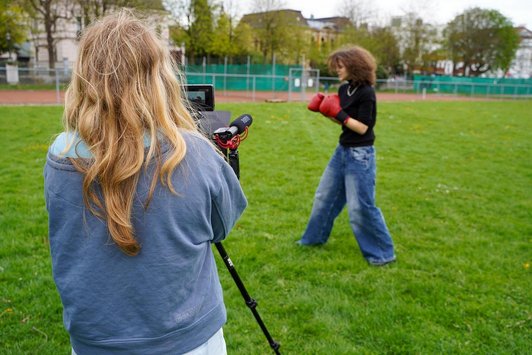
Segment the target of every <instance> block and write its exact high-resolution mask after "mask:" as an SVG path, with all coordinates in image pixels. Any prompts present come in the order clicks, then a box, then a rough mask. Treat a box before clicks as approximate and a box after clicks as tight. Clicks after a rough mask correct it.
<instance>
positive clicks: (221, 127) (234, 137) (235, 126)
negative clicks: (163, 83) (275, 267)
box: [184, 85, 281, 354]
mask: <svg viewBox="0 0 532 355" xmlns="http://www.w3.org/2000/svg"><path fill="white" fill-rule="evenodd" d="M184 90H185V92H186V94H187V98H188V101H189V102H190V104H191V105H192V108H193V109H194V110H195V111H196V112H197V113H198V115H196V117H197V118H198V124H199V128H200V130H201V131H203V133H204V134H205V135H207V136H208V137H209V138H210V139H212V140H213V141H214V143H216V145H217V146H218V148H219V149H220V151H221V152H222V153H223V155H224V157H225V159H226V160H227V162H228V163H229V165H230V166H231V168H232V169H233V171H234V172H235V174H236V176H237V177H238V178H240V167H239V161H238V160H239V158H238V151H237V149H238V146H239V145H240V142H241V141H242V140H244V139H245V138H246V137H247V133H248V127H249V126H250V125H251V123H252V122H253V119H252V118H251V115H248V114H244V115H240V116H239V117H238V118H236V119H235V120H233V122H231V123H229V119H230V117H231V113H230V112H228V111H215V110H214V87H213V86H212V85H186V86H185V87H184ZM215 246H216V249H218V252H219V253H220V256H221V257H222V260H223V261H224V264H225V266H226V267H227V269H228V270H229V273H230V274H231V277H232V278H233V280H234V281H235V283H236V285H237V287H238V289H239V290H240V293H241V294H242V297H243V298H244V301H245V302H246V305H247V306H248V307H249V309H250V310H251V313H253V316H254V317H255V320H256V321H257V322H258V323H259V326H260V328H261V329H262V332H263V333H264V335H265V336H266V339H267V340H268V343H269V344H270V347H271V348H272V350H273V351H274V352H275V354H280V352H279V347H280V346H281V345H280V344H279V343H278V342H276V341H275V340H274V339H273V338H272V336H271V335H270V333H269V332H268V329H267V328H266V326H265V325H264V323H263V321H262V319H261V317H260V315H259V313H258V311H257V309H256V307H257V301H255V300H254V299H253V298H251V296H250V295H249V293H248V292H247V290H246V287H245V286H244V284H243V282H242V280H241V279H240V276H239V275H238V273H237V272H236V269H235V267H234V264H233V262H232V261H231V259H230V258H229V255H228V254H227V252H226V251H225V248H224V247H223V246H222V243H221V242H218V243H215Z"/></svg>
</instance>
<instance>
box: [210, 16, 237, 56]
mask: <svg viewBox="0 0 532 355" xmlns="http://www.w3.org/2000/svg"><path fill="white" fill-rule="evenodd" d="M210 52H211V53H212V54H213V55H215V56H218V57H220V58H222V57H226V56H231V55H233V54H235V53H236V51H235V48H234V46H233V28H232V24H231V19H230V17H229V15H228V14H226V13H225V12H224V11H223V8H222V11H221V13H220V15H219V17H218V21H217V22H216V28H215V30H214V33H213V36H212V41H211V48H210Z"/></svg>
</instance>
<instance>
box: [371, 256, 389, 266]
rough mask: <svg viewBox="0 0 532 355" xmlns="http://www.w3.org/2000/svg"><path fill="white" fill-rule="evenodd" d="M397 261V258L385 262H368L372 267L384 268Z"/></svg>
mask: <svg viewBox="0 0 532 355" xmlns="http://www.w3.org/2000/svg"><path fill="white" fill-rule="evenodd" d="M395 260H396V259H395V257H394V258H392V259H390V260H385V261H374V260H368V264H370V265H371V266H384V265H388V264H391V263H393V262H395Z"/></svg>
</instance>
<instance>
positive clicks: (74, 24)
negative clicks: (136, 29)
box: [18, 10, 173, 70]
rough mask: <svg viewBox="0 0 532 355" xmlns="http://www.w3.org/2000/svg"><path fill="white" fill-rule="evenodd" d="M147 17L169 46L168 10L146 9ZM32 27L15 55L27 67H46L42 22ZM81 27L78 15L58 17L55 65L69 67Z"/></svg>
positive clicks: (82, 25) (46, 56)
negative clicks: (147, 10)
mask: <svg viewBox="0 0 532 355" xmlns="http://www.w3.org/2000/svg"><path fill="white" fill-rule="evenodd" d="M147 21H148V22H149V23H150V24H151V25H153V26H154V28H155V29H156V31H157V32H159V33H160V34H161V37H162V38H163V40H164V41H166V42H167V43H168V44H169V46H170V45H171V43H170V40H169V39H170V34H169V25H170V17H169V14H168V13H167V12H166V11H160V10H152V11H150V12H149V15H148V17H147ZM33 27H34V29H33V31H32V33H30V34H29V35H28V38H29V40H28V42H27V43H25V44H23V45H22V47H21V50H19V53H18V57H19V59H21V60H22V61H25V62H27V63H28V66H30V67H38V68H48V62H49V61H48V50H47V46H48V45H47V41H46V32H45V31H44V24H43V23H38V22H36V23H35V24H34V26H33ZM84 27H85V24H84V23H83V20H82V17H81V16H75V15H74V16H70V18H68V19H63V18H61V19H58V21H57V25H56V29H55V32H54V34H53V38H54V39H55V41H54V47H55V58H54V62H55V67H56V68H62V69H65V70H66V69H68V68H71V67H72V64H73V63H74V61H75V60H76V55H77V50H78V39H79V35H80V33H81V31H82V30H83V28H84ZM171 49H173V48H171Z"/></svg>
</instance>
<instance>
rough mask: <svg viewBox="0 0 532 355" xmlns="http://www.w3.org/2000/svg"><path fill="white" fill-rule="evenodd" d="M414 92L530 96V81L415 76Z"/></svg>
mask: <svg viewBox="0 0 532 355" xmlns="http://www.w3.org/2000/svg"><path fill="white" fill-rule="evenodd" d="M414 90H415V91H416V92H421V91H424V90H425V91H426V92H427V93H449V94H455V95H456V94H458V95H460V94H461V95H472V96H473V95H479V96H482V95H485V96H499V95H500V96H530V95H532V79H512V78H470V77H467V78H464V77H456V76H423V75H415V76H414Z"/></svg>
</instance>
